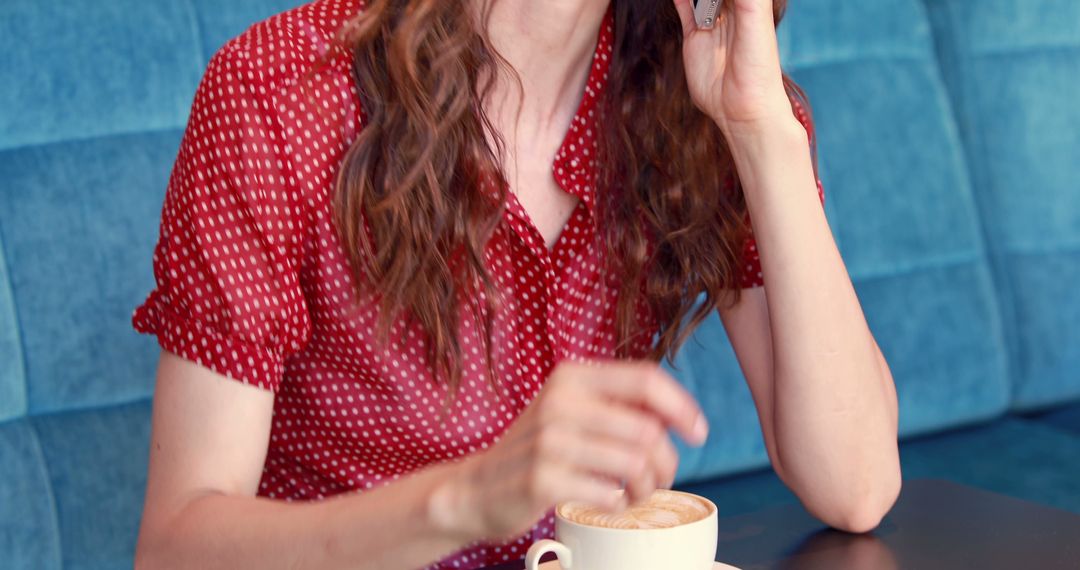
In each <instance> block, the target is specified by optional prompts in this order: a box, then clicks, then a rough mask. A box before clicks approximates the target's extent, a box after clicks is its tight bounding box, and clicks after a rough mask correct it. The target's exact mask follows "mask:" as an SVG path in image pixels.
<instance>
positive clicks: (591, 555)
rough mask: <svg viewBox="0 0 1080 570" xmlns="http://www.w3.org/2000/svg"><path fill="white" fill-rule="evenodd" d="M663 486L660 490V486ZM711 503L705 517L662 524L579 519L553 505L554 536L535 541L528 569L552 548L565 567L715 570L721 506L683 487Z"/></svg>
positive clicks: (581, 569) (577, 569)
mask: <svg viewBox="0 0 1080 570" xmlns="http://www.w3.org/2000/svg"><path fill="white" fill-rule="evenodd" d="M658 492H659V491H658ZM663 492H665V493H679V494H682V495H687V496H689V497H691V498H694V499H697V500H699V501H701V502H702V503H704V504H706V505H707V506H708V507H709V512H708V514H707V515H706V516H705V517H704V518H701V519H698V520H694V521H691V522H687V523H683V524H678V525H676V526H669V527H664V528H608V527H604V526H592V525H587V524H582V523H579V522H575V521H573V520H570V519H568V518H566V517H564V516H563V514H562V512H561V511H562V508H561V507H562V505H560V506H559V507H556V509H555V539H556V540H541V541H538V542H536V543H534V544H533V545H532V546H531V547H530V548H529V551H528V552H527V553H526V554H525V568H526V570H537V568H538V567H539V565H540V557H541V556H543V555H544V554H546V553H548V552H554V553H555V555H556V556H558V558H559V564H560V565H562V567H563V569H564V570H659V569H663V570H711V569H712V568H713V561H714V560H715V559H716V536H717V526H716V525H717V522H716V517H717V511H716V505H715V504H713V502H712V501H710V500H708V499H706V498H704V497H701V496H698V495H693V494H690V493H684V492H682V491H669V490H664V491H663Z"/></svg>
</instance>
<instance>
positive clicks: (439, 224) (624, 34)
mask: <svg viewBox="0 0 1080 570" xmlns="http://www.w3.org/2000/svg"><path fill="white" fill-rule="evenodd" d="M494 1H497V0H494ZM613 1H614V2H615V7H614V8H615V13H614V16H615V18H614V25H615V30H614V32H615V33H614V38H615V45H614V48H613V58H612V61H611V62H610V67H609V69H608V83H607V87H606V88H605V91H604V95H605V97H604V98H603V100H602V101H601V102H600V104H599V105H598V108H597V111H598V116H599V118H598V121H599V122H598V126H599V133H598V135H599V137H598V138H599V141H600V145H599V155H598V156H597V159H598V164H600V165H601V167H600V170H601V176H600V177H599V178H600V179H599V180H598V188H597V198H598V200H597V211H598V212H599V215H600V220H601V224H600V227H601V237H602V239H603V241H604V243H605V244H606V245H605V247H606V251H607V255H606V257H607V259H608V261H609V267H608V270H610V271H616V272H618V274H619V282H620V283H621V285H620V290H619V295H618V301H617V307H616V322H615V329H616V345H617V348H616V355H617V356H626V355H627V354H628V347H629V346H630V344H631V343H632V342H633V341H634V340H635V337H636V335H640V334H646V333H647V332H648V331H641V330H636V329H637V326H636V325H637V319H636V316H635V307H636V305H637V304H638V303H639V302H641V301H644V302H645V303H646V304H647V307H648V308H649V309H650V310H651V311H652V314H653V316H654V317H655V319H656V322H657V324H658V326H659V334H658V337H657V339H656V341H655V342H650V345H651V346H652V348H651V351H650V352H649V354H648V358H651V359H653V360H656V361H659V360H660V359H661V358H663V357H664V356H668V357H669V358H671V359H672V360H673V359H674V356H675V353H676V352H677V351H678V349H679V347H680V346H681V345H682V344H683V343H684V342H685V341H686V339H687V338H688V337H689V336H690V334H691V332H692V331H693V330H694V329H695V328H696V327H697V326H698V325H699V324H700V323H701V321H702V320H703V319H704V318H705V317H707V316H708V315H709V313H710V312H711V311H713V310H715V309H716V308H718V307H719V306H720V304H721V302H722V300H723V299H725V298H726V299H728V303H729V304H734V303H736V302H738V300H739V298H740V290H739V287H738V279H739V277H740V271H741V269H742V263H741V256H742V245H743V243H744V240H745V239H746V238H747V236H748V232H749V227H748V225H747V223H746V214H747V210H746V202H745V198H744V196H743V193H742V189H741V186H740V184H739V180H738V176H737V173H736V172H735V168H734V165H733V161H732V158H731V154H730V152H729V150H728V148H727V145H726V142H725V140H724V137H723V135H722V134H721V132H720V130H719V129H718V128H717V126H716V124H715V123H714V122H713V121H712V120H710V119H709V118H708V117H707V116H705V115H704V114H703V113H702V112H701V111H700V110H698V109H697V107H696V106H695V105H694V103H693V102H692V101H691V98H690V94H689V91H688V88H687V84H686V78H685V76H684V69H683V60H682V53H681V42H682V30H681V27H680V22H679V17H678V14H677V12H676V11H675V8H674V5H673V4H672V3H671V2H669V1H658V0H613ZM724 1H725V2H728V1H730V0H724ZM363 4H364V6H363V9H362V10H360V11H359V12H358V14H357V15H356V17H355V18H353V19H351V20H350V21H349V22H347V24H346V25H345V26H344V27H343V28H342V29H341V30H339V35H338V36H337V39H338V40H339V42H340V45H341V47H343V48H344V49H347V50H348V51H350V52H351V53H352V55H353V63H352V73H353V76H354V77H353V78H354V81H355V83H356V88H357V90H358V93H359V95H360V100H361V107H362V109H363V111H364V114H365V119H366V122H365V124H364V127H363V129H361V131H360V134H359V136H358V138H357V139H356V140H355V142H354V143H353V144H352V146H351V147H350V148H349V150H348V151H347V153H346V154H345V157H344V159H343V163H342V167H341V170H340V171H339V174H338V176H337V179H336V186H335V194H334V201H333V208H334V221H335V223H336V226H337V230H338V233H339V236H340V238H341V241H342V243H343V244H345V249H346V252H347V257H348V261H349V266H350V271H351V273H352V274H353V276H354V277H355V278H356V285H357V297H358V298H359V297H360V295H361V292H360V289H361V288H362V287H364V286H371V287H373V290H374V291H375V292H376V295H377V297H378V298H379V303H380V308H381V309H382V310H381V311H380V320H379V323H378V326H377V327H376V328H377V331H378V332H377V336H378V341H379V342H382V343H385V342H386V340H387V336H388V334H389V329H390V324H391V322H392V321H393V320H394V319H395V318H396V317H397V316H399V315H402V314H404V315H405V316H406V318H408V319H413V320H414V321H415V322H418V323H419V324H420V326H421V327H422V329H423V331H424V332H425V333H426V335H427V352H428V353H427V358H428V361H429V363H430V366H431V368H432V372H433V374H434V376H435V381H436V382H439V381H445V382H447V384H448V387H449V389H450V390H449V394H451V395H452V394H453V393H454V392H455V391H456V389H457V387H458V385H459V384H460V381H461V368H462V358H463V357H462V347H461V343H460V339H458V334H457V333H458V330H459V329H458V326H459V324H460V323H459V311H460V310H461V309H462V307H464V308H465V309H466V314H467V315H469V316H470V317H471V318H473V319H475V321H474V322H476V323H478V324H479V325H480V327H481V331H482V333H483V335H484V337H485V339H486V356H487V358H486V360H487V369H486V370H487V373H488V376H489V379H490V380H491V381H493V382H494V381H495V379H496V375H495V373H494V368H493V363H492V351H491V333H492V322H493V319H492V315H493V314H494V313H495V311H497V310H498V309H499V306H500V303H499V299H500V297H499V291H498V290H497V288H496V286H495V284H494V282H493V280H492V278H491V276H490V275H489V273H488V270H487V267H486V266H485V263H484V253H483V252H484V248H485V245H486V243H487V240H488V239H489V237H490V236H491V235H492V233H493V231H494V230H495V228H496V227H497V226H498V224H499V221H500V219H501V217H502V215H503V208H504V207H505V199H506V192H507V188H506V185H505V184H496V185H494V188H495V192H488V191H485V190H482V188H484V184H488V183H490V181H492V180H493V179H494V180H503V178H501V176H502V172H503V171H502V168H501V166H500V162H499V159H498V158H497V157H498V156H503V150H504V147H505V142H504V140H503V138H502V136H501V135H500V133H498V132H496V130H495V129H494V127H493V125H492V122H491V120H490V119H489V118H488V115H487V114H486V113H485V110H484V108H483V106H482V105H481V102H482V101H485V100H486V97H487V95H488V94H489V92H490V90H491V89H492V88H493V85H494V80H493V79H491V78H493V77H495V76H496V74H495V73H490V72H491V71H492V70H494V69H497V68H501V69H503V70H505V71H508V72H509V73H510V75H511V76H512V77H514V78H516V79H517V82H518V86H519V87H520V85H521V82H520V78H519V77H518V76H517V74H516V73H514V71H513V69H512V68H511V67H510V65H509V63H508V62H507V61H506V60H505V59H504V58H503V57H502V56H501V55H499V54H498V53H497V51H496V50H495V48H494V47H493V45H492V44H491V42H490V40H489V39H488V38H487V35H486V33H485V30H486V26H487V22H488V21H489V16H490V13H491V4H487V5H486V6H485V8H484V9H483V10H482V16H481V18H479V19H477V18H475V15H474V14H473V13H472V12H471V11H470V10H467V9H462V7H461V6H460V3H459V2H447V1H446V0H367V1H366V2H364V3H363ZM786 4H787V2H786V0H774V2H773V11H774V17H775V20H776V22H777V23H779V22H780V19H781V18H782V17H783V14H784V10H785V7H786ZM478 20H479V22H483V24H482V25H481V24H478V23H477V22H478ZM784 84H785V86H786V89H787V92H788V95H789V97H790V98H793V99H798V100H799V102H800V103H801V104H802V105H803V107H804V108H805V109H806V110H807V112H808V113H809V109H810V107H809V103H808V101H807V98H806V95H805V93H804V92H803V91H802V89H800V88H799V86H798V85H796V84H795V82H794V81H792V80H791V78H790V77H788V76H787V74H785V75H784ZM519 93H521V95H522V96H523V92H519ZM519 108H520V107H519ZM485 133H487V134H489V135H491V137H492V140H493V141H494V144H495V147H496V148H491V146H490V145H489V143H488V142H487V141H488V138H487V136H485ZM810 144H811V152H812V153H813V154H815V155H816V152H815V151H814V148H813V147H814V146H815V145H814V141H813V140H811V141H810ZM815 164H816V157H815ZM493 176H494V177H495V178H492V177H493ZM488 188H492V186H491V185H489V186H488ZM650 244H652V245H650ZM478 293H483V295H480V294H478Z"/></svg>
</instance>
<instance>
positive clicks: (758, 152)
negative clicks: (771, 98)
mask: <svg viewBox="0 0 1080 570" xmlns="http://www.w3.org/2000/svg"><path fill="white" fill-rule="evenodd" d="M724 137H725V139H726V140H727V143H728V148H729V149H730V151H731V156H732V159H734V161H735V163H736V165H739V164H742V165H744V166H745V165H748V164H749V163H751V162H754V161H757V160H767V159H769V157H770V156H772V155H777V156H784V157H790V156H791V153H792V152H807V151H808V144H809V141H808V139H807V133H806V129H805V128H804V127H803V126H802V123H800V122H799V120H798V119H796V118H795V116H794V115H792V116H789V117H781V118H776V119H770V120H768V121H763V122H760V123H755V124H753V125H749V124H740V125H738V126H731V125H729V126H728V127H727V128H726V130H724Z"/></svg>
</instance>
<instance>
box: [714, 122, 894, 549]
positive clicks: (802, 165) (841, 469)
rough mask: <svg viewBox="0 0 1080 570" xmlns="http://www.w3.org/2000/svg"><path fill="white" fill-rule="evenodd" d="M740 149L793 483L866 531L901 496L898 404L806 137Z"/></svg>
mask: <svg viewBox="0 0 1080 570" xmlns="http://www.w3.org/2000/svg"><path fill="white" fill-rule="evenodd" d="M732 146H733V156H734V158H735V162H736V167H737V169H738V172H739V176H740V180H741V181H742V183H743V185H744V186H745V192H746V198H747V203H748V207H749V209H750V217H751V222H752V224H753V227H754V235H755V240H756V242H757V245H758V252H759V256H760V260H761V266H762V276H763V279H764V281H765V288H766V291H768V306H769V324H770V328H771V331H772V341H773V359H774V361H773V371H774V391H773V393H774V402H773V406H774V410H773V426H772V428H773V429H772V431H773V434H774V438H775V445H776V449H777V454H778V458H779V461H780V464H781V465H782V466H783V467H782V471H783V472H782V473H781V476H782V477H783V478H784V480H785V482H786V483H787V484H788V485H789V486H791V487H792V489H793V491H795V492H796V494H798V495H799V497H800V498H801V499H802V500H803V502H804V504H806V506H807V508H808V509H810V510H811V511H812V512H814V513H815V514H816V515H817V516H819V517H821V518H822V519H823V520H825V521H826V522H828V523H830V524H833V525H834V526H842V527H845V528H855V527H861V526H866V525H867V523H866V520H868V519H874V518H875V517H876V516H880V513H882V512H883V511H884V510H886V509H887V508H888V507H889V506H891V505H892V502H893V500H894V499H895V492H896V490H898V489H899V477H900V467H899V459H898V454H897V448H896V429H897V411H896V403H895V394H894V392H893V390H894V388H893V386H892V378H891V376H890V374H889V372H888V367H887V366H886V365H883V361H882V360H879V358H880V354H879V351H878V349H877V346H876V343H875V342H874V339H873V336H872V334H871V332H870V330H869V328H868V326H867V324H866V319H865V317H864V315H863V313H862V309H861V307H860V305H859V301H858V298H857V296H856V293H855V290H854V287H853V286H852V284H851V280H850V277H849V276H848V274H847V270H846V268H845V266H844V263H843V260H842V259H841V257H840V253H839V251H838V250H837V248H836V245H835V243H834V241H833V238H832V235H831V233H830V231H829V226H828V223H827V220H826V218H825V213H824V210H823V208H822V207H821V203H820V201H819V199H818V193H817V188H816V180H815V178H814V173H813V167H812V165H811V160H810V153H809V150H808V146H807V141H806V133H805V130H803V128H802V126H801V125H799V123H798V122H797V121H795V120H794V119H793V120H791V121H790V122H785V123H784V124H782V125H778V126H777V128H775V129H772V130H769V131H763V132H762V133H761V134H759V135H754V136H746V137H743V138H741V139H739V142H738V143H736V144H733V145H732ZM874 522H875V523H876V521H874Z"/></svg>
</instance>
